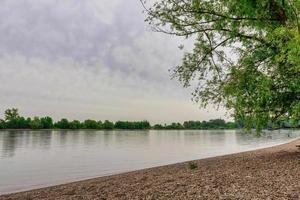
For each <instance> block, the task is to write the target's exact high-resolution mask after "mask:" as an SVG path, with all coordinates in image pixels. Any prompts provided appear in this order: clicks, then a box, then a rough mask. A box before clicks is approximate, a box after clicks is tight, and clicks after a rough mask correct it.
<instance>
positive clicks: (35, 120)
mask: <svg viewBox="0 0 300 200" xmlns="http://www.w3.org/2000/svg"><path fill="white" fill-rule="evenodd" d="M30 128H31V129H42V128H43V125H42V123H41V120H40V118H39V117H34V118H33V119H32V120H31V122H30Z"/></svg>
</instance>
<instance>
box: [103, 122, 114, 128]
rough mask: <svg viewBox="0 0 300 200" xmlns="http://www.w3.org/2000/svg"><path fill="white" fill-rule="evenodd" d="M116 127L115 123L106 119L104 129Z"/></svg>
mask: <svg viewBox="0 0 300 200" xmlns="http://www.w3.org/2000/svg"><path fill="white" fill-rule="evenodd" d="M113 128H114V123H113V122H110V121H108V120H105V121H104V123H103V129H113Z"/></svg>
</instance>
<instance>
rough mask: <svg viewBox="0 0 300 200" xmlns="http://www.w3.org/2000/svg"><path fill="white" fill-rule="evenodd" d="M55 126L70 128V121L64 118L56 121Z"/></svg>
mask: <svg viewBox="0 0 300 200" xmlns="http://www.w3.org/2000/svg"><path fill="white" fill-rule="evenodd" d="M54 127H55V128H59V129H69V128H70V125H69V121H68V120H67V119H65V118H63V119H61V120H60V121H58V122H56V123H55V124H54Z"/></svg>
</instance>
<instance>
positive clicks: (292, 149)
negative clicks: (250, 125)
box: [0, 138, 300, 200]
mask: <svg viewBox="0 0 300 200" xmlns="http://www.w3.org/2000/svg"><path fill="white" fill-rule="evenodd" d="M297 144H300V139H299V138H294V139H291V140H290V141H288V142H286V143H284V144H276V145H273V146H271V147H263V148H260V149H256V150H250V151H245V152H240V153H234V154H227V155H221V156H216V157H209V158H204V159H200V160H192V161H186V162H181V163H175V164H169V165H164V166H158V167H151V168H146V169H141V170H135V171H130V172H123V173H121V174H114V175H108V176H102V177H94V178H89V179H85V180H78V181H75V182H71V183H65V184H59V185H55V186H49V187H43V188H39V189H33V190H29V191H24V192H17V193H11V194H3V195H0V200H4V199H23V198H24V197H27V198H29V199H30V198H31V197H34V199H45V198H46V199H59V198H62V197H64V198H66V197H68V198H69V197H74V198H75V199H77V198H79V197H85V198H87V199H94V198H95V197H96V196H95V195H98V196H97V197H99V195H100V196H103V198H104V199H105V198H107V199H128V198H134V199H135V198H138V199H140V198H142V199H144V198H146V197H149V195H150V196H151V195H153V192H154V189H155V188H156V187H159V188H162V189H164V188H165V187H171V186H172V187H171V188H172V189H176V188H177V185H178V184H177V183H176V182H178V181H179V182H181V181H182V179H183V180H185V182H186V181H187V183H185V184H184V186H185V187H186V189H191V188H190V187H192V186H193V187H194V183H193V182H190V181H188V180H189V179H191V178H192V179H193V178H195V174H197V173H199V171H201V172H202V173H204V174H205V173H209V174H211V175H212V177H210V179H216V178H217V177H216V176H215V175H214V174H215V173H216V172H218V173H221V174H223V175H224V174H226V175H227V172H228V171H232V169H234V168H237V169H239V165H232V164H230V163H228V160H231V162H233V163H236V162H240V161H241V159H242V160H248V162H249V163H250V164H251V162H254V163H255V165H254V166H259V165H261V164H263V163H264V162H262V163H260V162H257V161H258V160H257V159H260V158H261V157H266V158H267V157H268V156H278V155H282V153H285V154H287V152H288V153H290V154H293V155H296V156H298V158H299V157H300V153H299V151H298V149H297V148H296V145H297ZM289 156H290V155H289V154H287V157H289ZM268 160H270V158H269V159H268ZM274 161H276V160H275V159H274ZM268 162H270V161H268ZM294 162H297V160H294ZM189 163H196V164H197V166H198V168H197V169H195V170H192V169H189V167H188V166H189ZM222 163H223V164H224V165H225V167H224V166H222V167H221V168H220V169H222V170H223V171H224V172H223V173H222V172H220V169H217V168H215V167H214V166H213V165H217V166H218V165H222ZM254 163H252V164H254ZM227 165H229V166H230V167H229V166H227ZM282 165H285V164H284V163H281V165H278V166H273V167H274V169H273V170H275V169H276V167H277V168H283V169H286V168H288V167H289V166H282ZM202 169H205V170H204V171H202ZM296 169H297V174H296V175H295V174H294V175H293V176H294V178H295V183H297V184H298V185H297V187H299V190H298V192H297V193H296V195H298V197H299V198H300V181H299V177H300V172H299V171H300V165H297V166H296ZM259 170H261V169H259V168H258V169H257V170H256V172H258V171H259ZM172 171H173V172H175V173H170V172H172ZM218 173H217V174H218ZM245 173H247V171H245ZM248 173H249V172H248ZM178 174H181V176H180V177H178ZM200 174H201V173H200ZM202 175H203V174H202ZM297 175H298V179H297ZM264 176H268V173H267V174H264ZM166 177H168V178H169V179H170V180H169V181H165V178H166ZM176 177H177V178H176ZM201 177H202V176H199V177H198V178H201ZM221 177H222V176H221ZM221 177H219V178H221ZM245 177H246V176H244V177H239V179H243V178H245ZM210 179H208V180H207V178H204V179H203V181H204V182H205V181H208V182H209V180H210ZM174 182H175V184H174ZM110 183H112V184H110ZM171 183H173V184H171ZM269 183H270V184H274V182H272V181H270V182H269ZM132 184H133V185H136V184H137V185H138V186H139V188H140V189H137V188H132V187H130V185H132ZM157 184H158V185H157ZM151 185H156V187H155V188H151V187H150V188H148V189H147V190H149V189H150V191H149V193H147V194H146V193H145V194H144V195H143V194H141V192H142V193H143V190H144V189H145V187H146V186H147V187H148V186H151ZM168 185H171V186H168ZM104 186H109V187H108V189H107V188H106V187H104ZM179 186H180V185H179ZM179 186H178V187H179ZM216 186H218V185H214V187H212V188H217V189H218V187H216ZM287 186H288V185H287ZM127 187H129V188H130V189H131V190H132V192H128V191H127V189H128V188H127ZM193 187H192V188H193ZM203 187H204V186H203ZM203 187H200V188H198V189H200V191H202V189H203ZM75 188H80V189H79V190H78V191H77V190H75ZM141 188H142V189H141ZM179 188H181V186H180V187H179ZM204 188H205V187H204ZM151 190H153V191H152V192H151ZM70 191H72V192H70ZM161 192H162V191H160V190H158V191H157V190H156V193H161ZM195 192H196V193H197V190H196V191H195ZM121 194H122V195H121ZM66 195H67V196H66ZM116 195H117V196H116ZM124 195H125V196H124ZM178 195H179V196H180V194H179V193H178V194H175V193H174V196H170V197H172V198H174V199H176V198H177V196H178ZM203 195H204V194H202V193H200V196H201V197H204V196H203ZM231 195H235V192H233V193H232V194H231ZM221 196H222V195H221ZM157 197H158V198H160V196H157ZM163 197H166V196H164V195H163ZM181 197H182V196H181ZM194 197H195V196H193V195H192V196H191V197H189V198H191V199H193V198H194ZM219 197H220V196H214V198H219ZM232 197H233V196H232ZM253 197H255V196H252V197H251V198H253ZM64 198H62V199H64ZM189 198H188V199H189ZM258 198H260V197H258ZM207 199H210V197H208V196H207ZM233 199H234V197H233Z"/></svg>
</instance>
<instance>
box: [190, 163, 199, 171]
mask: <svg viewBox="0 0 300 200" xmlns="http://www.w3.org/2000/svg"><path fill="white" fill-rule="evenodd" d="M197 168H198V165H197V164H196V163H194V162H189V169H190V170H194V169H197Z"/></svg>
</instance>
